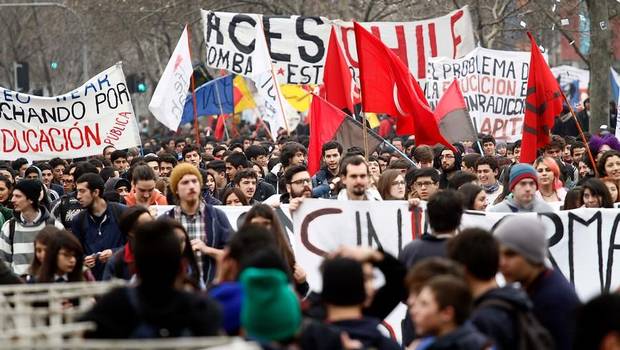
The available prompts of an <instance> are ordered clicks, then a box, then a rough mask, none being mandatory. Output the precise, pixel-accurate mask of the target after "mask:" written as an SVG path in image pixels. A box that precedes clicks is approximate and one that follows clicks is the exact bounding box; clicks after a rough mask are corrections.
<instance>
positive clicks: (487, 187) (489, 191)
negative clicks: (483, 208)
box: [482, 182, 499, 194]
mask: <svg viewBox="0 0 620 350" xmlns="http://www.w3.org/2000/svg"><path fill="white" fill-rule="evenodd" d="M498 188H499V182H495V183H494V184H492V185H482V189H483V190H484V192H485V193H486V194H493V193H495V191H497V189H498Z"/></svg>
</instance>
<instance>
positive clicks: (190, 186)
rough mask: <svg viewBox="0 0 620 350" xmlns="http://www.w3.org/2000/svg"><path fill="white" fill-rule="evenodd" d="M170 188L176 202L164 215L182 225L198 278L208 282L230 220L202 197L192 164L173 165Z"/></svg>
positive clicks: (197, 174) (213, 271) (213, 272)
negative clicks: (194, 257) (186, 235)
mask: <svg viewBox="0 0 620 350" xmlns="http://www.w3.org/2000/svg"><path fill="white" fill-rule="evenodd" d="M244 157H245V156H244ZM170 188H171V190H172V193H173V194H174V195H175V196H176V198H177V199H178V203H179V204H177V205H176V206H175V207H174V208H173V209H171V210H169V211H168V212H167V213H166V214H165V215H166V216H168V217H170V218H172V219H174V220H177V221H179V222H181V224H182V225H183V227H185V230H186V231H187V234H188V235H189V237H190V238H191V244H192V248H193V249H194V251H195V252H196V260H197V261H198V268H199V269H200V277H201V278H200V279H201V282H202V283H204V284H205V285H208V284H209V283H210V282H211V281H212V280H213V277H214V276H215V266H214V265H215V258H217V257H218V256H219V255H220V254H221V249H222V248H223V247H224V244H225V243H226V241H227V240H228V238H229V237H230V235H231V231H232V229H231V227H230V223H229V222H228V219H227V218H226V215H225V214H224V213H223V212H222V211H221V210H220V209H217V208H214V207H213V206H212V205H210V204H207V203H205V202H204V201H203V200H202V198H201V196H200V189H201V188H202V176H201V175H200V172H199V171H198V169H197V168H196V167H194V166H193V165H191V164H185V163H184V164H179V165H177V166H176V167H175V168H174V169H173V170H172V173H171V174H170Z"/></svg>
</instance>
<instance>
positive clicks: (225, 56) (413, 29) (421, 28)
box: [202, 6, 475, 84]
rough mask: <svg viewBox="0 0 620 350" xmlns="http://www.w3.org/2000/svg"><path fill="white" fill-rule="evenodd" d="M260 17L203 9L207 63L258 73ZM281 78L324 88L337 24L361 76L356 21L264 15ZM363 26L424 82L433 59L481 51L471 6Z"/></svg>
mask: <svg viewBox="0 0 620 350" xmlns="http://www.w3.org/2000/svg"><path fill="white" fill-rule="evenodd" d="M255 16H256V15H253V14H244V13H229V12H213V11H205V10H202V20H203V25H204V35H205V42H206V46H207V47H206V51H207V65H208V66H210V67H213V68H219V69H226V70H228V71H230V72H233V73H235V74H240V75H243V76H246V77H250V76H251V75H252V66H253V64H252V53H253V52H254V49H255V38H256V29H255V28H256V25H257V23H256V20H255V18H254V17H255ZM258 16H259V18H262V20H263V26H264V29H265V36H266V38H267V42H268V44H269V45H268V46H269V49H270V53H271V58H272V60H273V62H274V71H275V73H276V79H277V80H278V81H279V82H280V83H286V84H321V83H322V80H323V64H324V63H325V57H326V53H327V47H328V43H329V35H330V30H331V26H332V24H335V25H337V29H338V30H337V33H338V36H339V40H340V43H341V45H342V48H343V51H344V53H345V56H346V57H347V59H348V61H349V64H350V65H351V66H352V69H353V78H354V79H356V78H357V68H358V64H357V52H356V49H355V34H354V32H353V23H352V22H343V21H339V20H336V21H332V20H329V19H327V18H325V17H303V16H262V15H258ZM362 25H363V26H364V27H365V28H366V29H368V30H370V31H372V33H373V34H375V35H377V36H379V37H380V38H381V40H382V41H383V42H384V43H385V44H386V45H387V46H388V47H390V48H392V50H394V53H395V54H396V55H397V56H399V57H400V58H401V59H402V60H403V62H405V63H406V64H407V65H408V67H409V69H410V70H411V72H412V73H413V75H414V77H416V78H417V79H424V78H425V75H426V70H425V67H426V62H427V61H428V60H429V59H430V58H431V57H451V58H458V57H462V56H463V55H465V54H467V53H468V52H470V51H471V50H473V49H474V48H475V40H474V32H473V28H472V24H471V16H470V13H469V8H468V7H467V6H465V7H463V8H461V9H458V10H456V11H453V12H451V13H449V14H447V15H445V16H442V17H438V18H433V19H429V20H424V21H416V22H368V23H362Z"/></svg>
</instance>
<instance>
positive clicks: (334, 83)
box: [322, 26, 359, 113]
mask: <svg viewBox="0 0 620 350" xmlns="http://www.w3.org/2000/svg"><path fill="white" fill-rule="evenodd" d="M352 82H353V79H352V78H351V71H349V64H348V63H347V60H346V59H345V57H344V53H343V52H342V48H341V47H340V45H339V44H338V38H337V37H336V30H335V29H334V27H333V26H332V30H331V34H330V36H329V46H328V47H327V58H326V59H325V66H324V70H323V89H322V95H323V96H324V97H325V99H326V100H327V101H328V102H329V103H331V104H333V105H334V106H336V107H338V108H340V109H348V110H349V112H350V113H353V112H354V111H355V109H354V105H355V104H356V103H359V97H358V98H356V97H355V96H354V91H353V88H354V85H353V84H352Z"/></svg>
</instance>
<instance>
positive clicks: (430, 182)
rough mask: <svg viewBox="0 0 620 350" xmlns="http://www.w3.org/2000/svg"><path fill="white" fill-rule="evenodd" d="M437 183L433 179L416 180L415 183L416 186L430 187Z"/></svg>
mask: <svg viewBox="0 0 620 350" xmlns="http://www.w3.org/2000/svg"><path fill="white" fill-rule="evenodd" d="M434 184H435V183H434V182H432V181H424V182H414V183H413V185H414V186H415V187H430V186H431V185H434Z"/></svg>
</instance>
